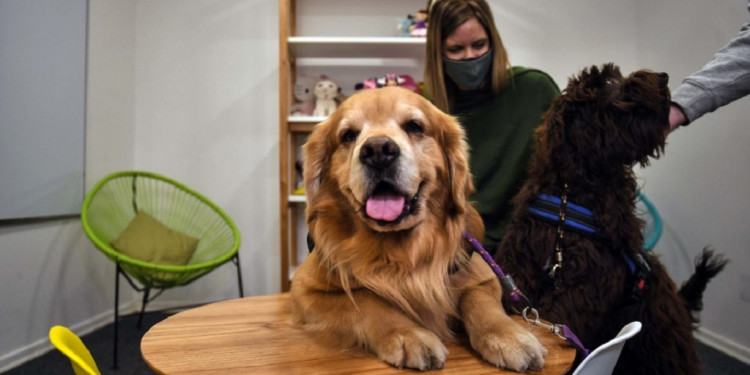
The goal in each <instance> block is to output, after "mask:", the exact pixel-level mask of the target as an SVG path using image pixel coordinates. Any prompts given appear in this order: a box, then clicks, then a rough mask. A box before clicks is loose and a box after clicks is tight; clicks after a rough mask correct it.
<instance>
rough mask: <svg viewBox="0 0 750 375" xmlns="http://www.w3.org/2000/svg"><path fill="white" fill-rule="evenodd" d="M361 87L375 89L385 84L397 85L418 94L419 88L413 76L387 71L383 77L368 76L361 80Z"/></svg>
mask: <svg viewBox="0 0 750 375" xmlns="http://www.w3.org/2000/svg"><path fill="white" fill-rule="evenodd" d="M361 85H362V89H376V88H380V87H386V86H399V87H403V88H405V89H409V90H411V91H414V92H415V93H417V94H419V93H420V91H421V90H420V89H419V86H418V85H417V82H416V81H414V78H412V76H410V75H408V74H393V73H388V74H386V75H385V76H383V77H373V78H368V79H366V80H364V82H362V84H361Z"/></svg>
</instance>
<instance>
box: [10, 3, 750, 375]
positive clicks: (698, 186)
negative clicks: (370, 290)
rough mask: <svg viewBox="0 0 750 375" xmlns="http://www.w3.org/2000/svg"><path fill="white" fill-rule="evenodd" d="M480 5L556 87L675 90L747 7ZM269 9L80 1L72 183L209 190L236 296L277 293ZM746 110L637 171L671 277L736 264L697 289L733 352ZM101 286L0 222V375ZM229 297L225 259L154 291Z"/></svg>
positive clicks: (95, 296)
mask: <svg viewBox="0 0 750 375" xmlns="http://www.w3.org/2000/svg"><path fill="white" fill-rule="evenodd" d="M305 1H307V0H305ZM317 1H323V0H317ZM325 1H334V0H325ZM337 1H343V0H337ZM383 3H384V4H386V6H387V3H388V2H383ZM492 4H493V10H494V11H495V17H496V21H497V23H498V27H499V29H500V31H501V33H502V34H503V38H504V40H505V42H506V44H507V45H508V49H509V52H510V58H511V61H512V62H513V63H514V64H518V65H525V66H533V67H537V68H540V69H543V70H545V71H547V72H549V73H550V74H551V75H552V76H553V78H554V79H555V80H556V81H557V82H558V84H559V85H560V86H563V85H564V84H565V82H566V81H567V78H568V77H569V76H570V75H572V74H574V73H576V72H577V71H578V70H580V69H581V68H583V67H585V66H588V65H591V64H601V63H603V62H607V61H613V62H615V63H618V64H619V65H620V66H621V67H622V69H623V71H625V72H628V71H631V70H633V69H636V68H640V67H650V68H653V69H656V70H663V71H667V72H669V73H670V75H671V76H672V77H673V81H672V86H673V87H675V86H676V84H677V83H678V82H679V80H680V77H682V76H684V75H686V74H688V73H690V72H692V71H693V70H696V69H698V68H699V67H700V66H701V65H702V64H703V62H705V61H706V60H707V59H709V58H710V56H711V54H712V53H713V52H714V51H715V50H716V49H717V48H719V47H720V46H721V45H723V43H725V41H726V39H728V38H729V37H730V36H731V35H733V34H734V33H735V32H736V30H737V28H738V27H739V25H740V24H741V23H742V22H744V21H745V20H746V19H747V13H746V12H745V10H744V1H740V0H733V1H725V2H718V3H717V2H712V3H711V4H708V3H705V2H702V1H699V0H689V1H687V2H680V1H677V0H662V1H660V2H657V3H655V4H651V2H648V1H643V0H641V1H637V0H636V1H625V2H601V1H598V0H570V1H565V2H558V1H554V0H544V1H534V2H528V1H524V0H507V1H502V2H498V1H492ZM679 5H683V6H679ZM277 9H278V8H277V2H276V1H275V0H254V1H250V0H220V1H197V0H196V1H179V0H163V1H159V2H154V1H148V0H137V1H132V2H127V1H114V2H113V1H107V0H90V15H89V18H90V20H89V27H90V29H89V58H88V71H89V75H88V79H89V82H88V103H87V128H86V129H87V130H86V131H87V140H86V174H87V178H86V186H87V187H90V186H92V185H93V183H94V182H95V181H97V180H98V179H100V178H101V177H103V176H104V175H105V174H107V173H109V172H111V171H114V170H118V169H127V168H139V169H148V170H153V171H156V172H159V173H163V174H166V175H168V176H171V177H173V178H175V179H178V180H181V181H183V182H185V183H186V184H187V185H190V186H192V187H194V188H195V189H196V190H198V191H200V192H202V193H204V194H205V195H207V196H209V197H210V198H211V199H212V200H214V201H215V202H216V203H217V204H218V205H220V206H221V207H223V208H224V209H225V210H226V211H227V212H228V213H229V215H231V216H232V217H233V218H234V219H235V221H236V222H237V225H238V227H239V229H240V231H241V233H242V236H243V243H242V247H241V249H240V255H241V257H242V266H243V270H244V275H243V276H244V278H245V293H246V295H251V294H265V293H273V292H278V291H279V281H278V280H279V277H280V276H279V253H278V250H277V249H278V245H279V238H278V237H279V231H278V228H277V225H278V224H277V223H278V221H279V220H278V215H279V212H278V185H277V184H278V165H279V163H278V141H279V135H278V129H277V127H278V114H277V108H278V107H277V105H278V91H277V82H278V42H277V36H278V27H277V24H276V21H277ZM394 27H395V23H394ZM747 105H748V100H747V99H745V100H742V101H740V102H738V103H735V104H733V105H731V106H729V107H726V108H724V109H722V110H721V111H719V112H717V113H715V114H711V115H709V116H707V117H705V118H704V119H701V120H699V121H698V122H697V123H695V124H694V125H692V126H691V127H688V128H686V129H681V130H679V131H678V132H677V133H675V134H674V135H672V136H670V139H669V146H668V148H667V155H666V156H665V157H664V158H663V159H662V160H659V161H656V162H655V163H653V166H651V167H649V168H646V169H644V170H642V171H639V176H640V177H641V180H642V182H643V185H644V189H645V192H646V194H647V195H648V196H649V197H650V198H651V199H652V200H653V201H654V203H655V204H656V205H657V208H658V209H659V210H660V211H661V213H662V215H663V217H664V221H665V224H666V233H665V235H664V237H663V238H662V240H661V242H660V243H659V244H658V246H657V249H656V250H657V251H658V252H659V253H660V254H662V256H663V258H664V260H665V262H666V263H667V264H668V266H669V268H670V270H671V271H672V272H673V274H674V276H675V279H677V280H678V281H681V280H684V279H685V278H686V277H687V275H688V272H689V261H688V259H690V258H692V257H693V256H694V255H695V254H697V252H698V251H699V250H700V248H701V247H702V246H703V245H704V244H712V245H714V246H715V247H716V248H717V249H719V250H720V251H724V252H727V253H728V254H729V256H730V258H731V259H732V262H733V263H732V264H731V266H730V267H729V269H728V270H727V272H725V273H724V274H722V275H721V276H720V277H719V278H718V279H717V280H715V282H714V283H713V284H711V286H710V287H709V289H708V292H707V295H706V311H705V313H704V314H703V320H704V322H705V324H704V331H708V332H711V333H714V334H715V335H710V334H709V336H710V337H712V338H714V339H716V338H718V341H719V344H721V345H724V346H725V347H728V348H729V349H732V348H733V349H734V350H735V351H736V352H737V353H739V355H745V358H746V359H747V358H750V355H748V354H747V353H748V352H747V348H750V342H749V341H748V337H750V332H748V329H750V328H749V327H750V326H749V325H747V324H745V323H743V322H742V321H741V320H740V317H742V316H745V315H747V314H748V309H749V308H750V307H749V306H748V303H747V302H743V301H740V300H739V298H738V295H739V290H738V287H739V285H738V284H739V275H740V274H741V272H742V271H741V270H747V269H750V259H748V252H747V250H746V248H747V247H746V245H745V246H744V247H743V244H747V243H750V238H748V237H750V234H748V233H747V232H748V231H747V230H743V229H746V228H747V224H746V223H747V219H746V218H745V216H746V215H743V214H744V213H746V212H750V201H749V199H750V198H748V197H747V195H746V194H744V193H745V192H746V191H748V190H750V189H748V187H750V181H749V179H750V177H748V173H747V167H746V165H748V164H747V163H748V162H749V161H750V160H749V159H750V151H748V150H747V144H749V143H750V142H748V141H750V139H749V138H750V127H748V126H747V124H746V120H745V119H746V117H747V116H746V111H743V109H744V108H747ZM744 272H747V271H744ZM112 283H113V266H112V264H111V262H109V261H108V260H106V259H105V258H104V257H103V256H102V255H101V254H100V253H99V252H98V251H97V250H95V249H94V248H93V247H92V246H91V245H90V244H89V243H88V241H87V240H86V239H85V237H84V235H83V233H82V231H81V229H80V223H79V222H78V220H75V219H71V220H61V221H51V222H43V223H35V224H26V225H16V226H0V301H3V303H2V304H0V316H2V320H0V372H1V371H3V369H4V368H7V367H8V366H10V365H12V364H13V363H14V362H17V361H19V360H23V359H24V358H27V357H29V356H31V355H33V354H34V353H35V352H36V351H39V350H44V349H46V348H48V346H47V342H46V333H47V330H48V328H49V327H50V326H51V325H53V324H57V323H61V324H67V325H69V326H71V327H74V328H75V327H77V328H78V329H79V330H78V331H79V332H82V331H85V330H90V329H93V328H95V327H96V326H98V325H100V324H104V323H106V322H108V321H109V320H110V319H111V313H112V310H111V309H112V304H113V290H112V289H113V285H112ZM236 295H237V289H236V280H235V274H234V268H233V267H232V266H231V265H225V266H224V267H222V268H220V269H218V270H217V271H215V272H214V273H212V274H210V275H208V276H206V278H204V279H201V280H199V281H198V282H196V283H194V284H192V285H190V286H188V287H185V288H181V289H177V290H174V291H169V292H167V293H165V294H164V295H163V296H161V297H160V298H159V299H157V300H156V301H155V302H154V303H155V305H156V306H157V307H158V306H159V305H161V306H165V305H170V304H176V303H180V302H184V301H189V302H202V301H211V300H217V299H222V298H230V297H234V296H236ZM128 297H130V296H127V295H126V296H123V297H122V301H123V303H124V302H126V301H128ZM135 305H136V304H131V305H129V307H135ZM727 343H729V345H727ZM732 343H734V344H735V345H734V346H733V345H732Z"/></svg>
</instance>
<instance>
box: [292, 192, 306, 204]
mask: <svg viewBox="0 0 750 375" xmlns="http://www.w3.org/2000/svg"><path fill="white" fill-rule="evenodd" d="M306 202H307V199H305V196H304V195H297V194H290V195H289V203H306Z"/></svg>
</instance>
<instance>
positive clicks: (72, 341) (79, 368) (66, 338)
mask: <svg viewBox="0 0 750 375" xmlns="http://www.w3.org/2000/svg"><path fill="white" fill-rule="evenodd" d="M49 341H50V342H52V345H54V346H55V348H57V350H59V351H60V352H61V353H62V354H65V356H66V357H68V359H70V365H71V366H73V372H75V374H76V375H101V372H99V368H98V367H96V362H95V361H94V357H92V356H91V353H90V352H89V350H88V349H87V348H86V345H84V344H83V341H81V339H80V338H79V337H78V336H77V335H76V334H75V333H73V331H71V330H69V329H68V328H67V327H63V326H54V327H52V328H50V330H49Z"/></svg>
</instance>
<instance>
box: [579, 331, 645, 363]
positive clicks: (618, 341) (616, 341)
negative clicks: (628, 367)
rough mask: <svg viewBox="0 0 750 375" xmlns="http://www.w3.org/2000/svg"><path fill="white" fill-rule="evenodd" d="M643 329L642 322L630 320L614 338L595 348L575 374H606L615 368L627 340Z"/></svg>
mask: <svg viewBox="0 0 750 375" xmlns="http://www.w3.org/2000/svg"><path fill="white" fill-rule="evenodd" d="M640 331H641V322H638V321H635V322H630V323H628V324H626V325H625V327H622V329H621V330H620V333H618V334H617V336H615V338H613V339H612V340H609V341H607V342H605V343H604V344H602V345H601V346H600V347H598V348H596V349H594V351H592V352H591V353H590V354H589V355H588V357H586V358H585V359H584V360H583V362H581V364H580V365H579V366H578V367H577V368H576V370H575V372H573V375H606V374H611V373H612V370H614V369H615V365H616V364H617V359H618V358H620V352H621V351H622V347H623V346H625V341H627V340H628V339H629V338H631V337H633V336H635V334H636V333H638V332H640Z"/></svg>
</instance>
